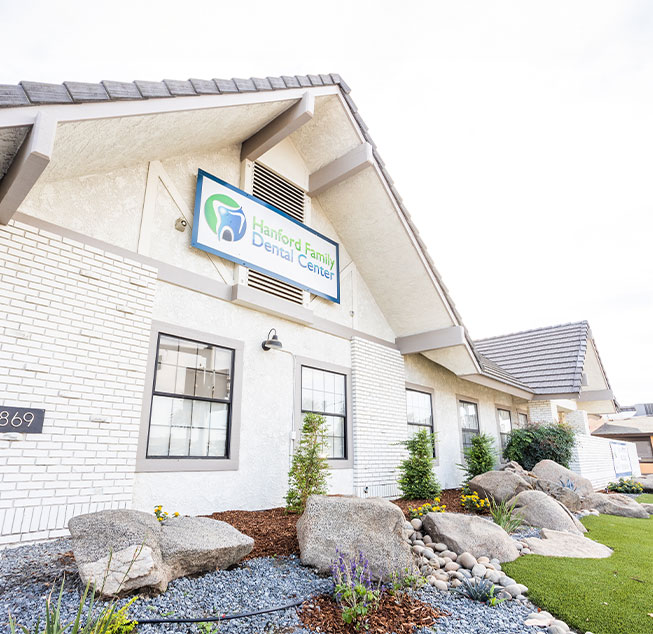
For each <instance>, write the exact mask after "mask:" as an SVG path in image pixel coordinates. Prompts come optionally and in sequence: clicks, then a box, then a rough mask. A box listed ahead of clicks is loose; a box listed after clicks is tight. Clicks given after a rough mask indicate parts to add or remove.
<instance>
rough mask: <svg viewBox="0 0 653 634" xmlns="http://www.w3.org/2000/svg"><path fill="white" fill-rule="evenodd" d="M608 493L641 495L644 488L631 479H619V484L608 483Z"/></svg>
mask: <svg viewBox="0 0 653 634" xmlns="http://www.w3.org/2000/svg"><path fill="white" fill-rule="evenodd" d="M608 491H614V492H615V493H643V492H644V487H643V486H642V485H641V484H640V483H639V482H635V480H633V479H632V478H619V482H610V484H608Z"/></svg>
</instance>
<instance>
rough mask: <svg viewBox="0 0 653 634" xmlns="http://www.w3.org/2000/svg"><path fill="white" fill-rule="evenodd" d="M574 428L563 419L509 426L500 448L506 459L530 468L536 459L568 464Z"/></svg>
mask: <svg viewBox="0 0 653 634" xmlns="http://www.w3.org/2000/svg"><path fill="white" fill-rule="evenodd" d="M575 439H576V436H575V433H574V430H573V429H572V428H571V427H570V426H569V425H566V424H564V423H558V424H554V425H537V424H533V423H529V424H528V425H526V426H525V427H523V428H521V429H513V430H512V431H511V432H510V434H509V435H508V442H507V443H506V448H505V449H504V451H503V457H504V458H505V459H506V460H514V461H515V462H518V463H519V464H520V465H521V466H522V467H524V469H526V470H527V471H530V470H531V469H532V468H533V467H534V466H535V465H536V464H537V463H538V462H539V461H540V460H553V461H554V462H557V463H558V464H561V465H562V466H563V467H567V468H569V461H570V460H571V452H572V449H573V448H574V443H575Z"/></svg>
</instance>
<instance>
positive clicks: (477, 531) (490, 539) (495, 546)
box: [423, 513, 519, 562]
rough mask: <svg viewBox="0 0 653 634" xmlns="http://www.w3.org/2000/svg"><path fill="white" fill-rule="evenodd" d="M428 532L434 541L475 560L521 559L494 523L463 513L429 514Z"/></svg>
mask: <svg viewBox="0 0 653 634" xmlns="http://www.w3.org/2000/svg"><path fill="white" fill-rule="evenodd" d="M423 524H424V530H425V531H426V532H427V533H428V534H429V535H430V536H431V538H432V539H433V540H434V541H443V542H444V541H446V543H447V544H448V546H449V548H451V550H453V551H456V552H459V553H463V552H469V553H470V554H472V555H473V556H474V557H482V556H483V555H485V556H488V557H490V558H494V557H496V558H497V559H498V560H499V561H501V562H504V561H513V560H515V559H517V557H518V556H519V551H518V550H517V548H516V547H515V544H514V540H513V539H512V538H511V537H510V535H508V533H506V531H504V530H503V528H501V527H500V526H497V525H496V524H494V523H493V522H490V521H488V520H485V519H482V518H480V517H477V516H475V515H464V514H462V513H428V514H427V515H426V516H425V517H424V520H423Z"/></svg>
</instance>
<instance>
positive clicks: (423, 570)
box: [419, 565, 431, 577]
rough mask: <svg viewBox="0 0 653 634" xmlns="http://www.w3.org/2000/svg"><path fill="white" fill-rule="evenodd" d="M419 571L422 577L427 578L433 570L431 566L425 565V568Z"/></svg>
mask: <svg viewBox="0 0 653 634" xmlns="http://www.w3.org/2000/svg"><path fill="white" fill-rule="evenodd" d="M419 571H420V572H421V573H422V576H423V577H427V576H428V575H430V574H431V568H430V566H426V565H424V566H422V567H421V568H420V569H419Z"/></svg>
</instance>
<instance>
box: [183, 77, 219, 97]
mask: <svg viewBox="0 0 653 634" xmlns="http://www.w3.org/2000/svg"><path fill="white" fill-rule="evenodd" d="M189 81H190V83H191V84H192V85H193V88H194V89H195V92H196V93H197V94H198V95H218V94H220V90H219V89H218V87H217V86H216V85H215V82H214V81H213V80H212V79H190V80H189Z"/></svg>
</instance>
